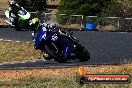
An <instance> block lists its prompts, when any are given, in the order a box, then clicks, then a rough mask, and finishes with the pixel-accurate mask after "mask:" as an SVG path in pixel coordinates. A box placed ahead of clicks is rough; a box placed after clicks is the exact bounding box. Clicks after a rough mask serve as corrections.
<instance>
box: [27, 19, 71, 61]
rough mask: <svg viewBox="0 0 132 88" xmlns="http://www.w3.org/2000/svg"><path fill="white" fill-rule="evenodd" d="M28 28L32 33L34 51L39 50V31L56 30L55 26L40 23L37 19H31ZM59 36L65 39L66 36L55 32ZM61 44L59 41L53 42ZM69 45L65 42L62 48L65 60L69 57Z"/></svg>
mask: <svg viewBox="0 0 132 88" xmlns="http://www.w3.org/2000/svg"><path fill="white" fill-rule="evenodd" d="M29 23H30V27H31V30H32V31H33V32H32V39H33V42H34V46H35V48H36V49H41V47H42V46H41V41H39V36H40V33H41V31H57V30H56V24H54V23H52V24H47V23H40V21H39V19H38V18H34V19H32V20H31V21H30V22H29ZM57 32H58V34H59V35H60V36H63V37H66V36H67V35H66V34H65V33H63V32H61V31H60V30H58V31H57ZM55 41H58V42H60V43H61V41H59V40H55ZM71 48H72V46H71V44H70V42H65V47H64V54H67V55H66V58H70V56H71Z"/></svg>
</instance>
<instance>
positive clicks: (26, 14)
mask: <svg viewBox="0 0 132 88" xmlns="http://www.w3.org/2000/svg"><path fill="white" fill-rule="evenodd" d="M18 15H19V16H20V17H21V18H23V19H25V20H26V19H29V18H30V16H31V15H30V13H29V12H27V11H26V10H19V11H18Z"/></svg>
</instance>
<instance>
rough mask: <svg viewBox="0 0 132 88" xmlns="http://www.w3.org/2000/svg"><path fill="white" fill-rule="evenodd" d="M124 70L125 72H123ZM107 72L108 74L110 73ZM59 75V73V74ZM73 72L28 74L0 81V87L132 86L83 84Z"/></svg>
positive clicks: (129, 86) (93, 87) (120, 71)
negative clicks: (78, 81) (50, 74)
mask: <svg viewBox="0 0 132 88" xmlns="http://www.w3.org/2000/svg"><path fill="white" fill-rule="evenodd" d="M124 72H125V73H124ZM110 73H112V74H126V73H127V74H128V73H129V74H130V75H131V76H132V72H131V69H124V68H123V69H120V70H119V71H118V72H113V71H111V72H110ZM110 73H109V74H110ZM60 76H61V75H60ZM76 78H77V76H76V75H75V74H73V75H68V76H62V77H54V76H44V77H42V76H30V77H25V78H21V79H17V80H15V79H14V80H10V81H4V82H2V81H0V87H2V88H3V87H4V88H132V87H131V86H132V83H129V84H85V85H79V84H78V83H77V82H76Z"/></svg>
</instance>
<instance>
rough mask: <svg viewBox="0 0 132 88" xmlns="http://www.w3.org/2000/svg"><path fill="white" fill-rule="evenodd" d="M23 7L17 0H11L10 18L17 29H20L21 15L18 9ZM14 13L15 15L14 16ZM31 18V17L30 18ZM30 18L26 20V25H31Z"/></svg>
mask: <svg viewBox="0 0 132 88" xmlns="http://www.w3.org/2000/svg"><path fill="white" fill-rule="evenodd" d="M23 9H24V8H23V7H20V6H19V5H18V4H17V3H16V1H15V0H10V1H9V18H10V21H11V22H12V25H14V26H15V27H16V29H18V30H20V28H19V25H18V20H19V15H18V11H19V10H23ZM12 14H13V15H14V16H12ZM29 19H30V18H29ZM29 19H27V20H25V23H24V25H25V26H26V27H29V25H28V24H29Z"/></svg>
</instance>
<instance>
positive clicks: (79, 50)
mask: <svg viewBox="0 0 132 88" xmlns="http://www.w3.org/2000/svg"><path fill="white" fill-rule="evenodd" d="M75 54H76V57H77V58H78V59H79V60H80V61H82V62H83V61H88V60H89V59H90V53H89V51H88V50H87V49H86V48H85V47H83V46H82V45H81V44H78V45H77V47H76V51H75Z"/></svg>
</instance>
